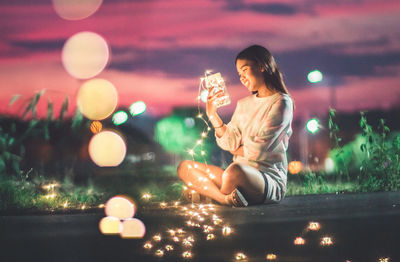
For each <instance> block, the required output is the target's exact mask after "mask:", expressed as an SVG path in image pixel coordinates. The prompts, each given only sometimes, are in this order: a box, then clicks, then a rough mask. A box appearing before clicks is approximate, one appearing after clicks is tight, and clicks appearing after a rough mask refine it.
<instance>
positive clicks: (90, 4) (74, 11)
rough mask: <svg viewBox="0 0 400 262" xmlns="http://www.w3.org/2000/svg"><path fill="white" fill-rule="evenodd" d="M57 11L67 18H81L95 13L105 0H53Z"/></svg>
mask: <svg viewBox="0 0 400 262" xmlns="http://www.w3.org/2000/svg"><path fill="white" fill-rule="evenodd" d="M52 1H53V7H54V10H55V11H56V13H57V14H58V15H59V16H60V17H61V18H64V19H66V20H81V19H84V18H87V17H89V16H91V15H92V14H94V13H95V12H96V11H97V9H99V7H100V5H101V4H102V2H103V0H52Z"/></svg>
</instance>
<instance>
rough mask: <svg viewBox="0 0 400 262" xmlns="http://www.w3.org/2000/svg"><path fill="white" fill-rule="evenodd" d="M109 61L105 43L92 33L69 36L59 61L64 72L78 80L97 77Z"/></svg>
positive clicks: (107, 48)
mask: <svg viewBox="0 0 400 262" xmlns="http://www.w3.org/2000/svg"><path fill="white" fill-rule="evenodd" d="M108 59H109V47H108V45H107V42H106V41H105V40H104V39H103V38H102V37H101V36H100V35H98V34H96V33H93V32H80V33H77V34H75V35H73V36H71V37H70V38H69V39H68V40H67V42H65V44H64V47H63V49H62V54H61V60H62V63H63V65H64V68H65V70H66V71H67V72H68V73H69V74H70V75H71V76H73V77H75V78H78V79H88V78H92V77H94V76H96V75H98V74H99V73H100V72H101V71H103V69H104V68H105V67H106V65H107V63H108Z"/></svg>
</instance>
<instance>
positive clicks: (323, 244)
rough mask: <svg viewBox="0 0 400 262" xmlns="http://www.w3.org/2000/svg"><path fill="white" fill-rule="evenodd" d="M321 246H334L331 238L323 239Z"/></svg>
mask: <svg viewBox="0 0 400 262" xmlns="http://www.w3.org/2000/svg"><path fill="white" fill-rule="evenodd" d="M320 244H321V246H331V245H333V241H332V238H330V237H323V238H322V239H321V242H320Z"/></svg>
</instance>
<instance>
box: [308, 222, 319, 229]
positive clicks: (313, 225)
mask: <svg viewBox="0 0 400 262" xmlns="http://www.w3.org/2000/svg"><path fill="white" fill-rule="evenodd" d="M308 229H309V230H312V231H317V230H320V229H321V225H320V224H319V223H318V222H310V223H309V224H308Z"/></svg>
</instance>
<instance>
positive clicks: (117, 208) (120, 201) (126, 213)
mask: <svg viewBox="0 0 400 262" xmlns="http://www.w3.org/2000/svg"><path fill="white" fill-rule="evenodd" d="M105 212H106V215H107V216H112V217H117V218H119V219H127V218H132V217H133V216H134V215H135V205H134V204H133V202H132V201H131V200H130V199H128V198H126V197H124V196H115V197H112V198H110V199H109V200H108V201H107V203H106V206H105Z"/></svg>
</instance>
